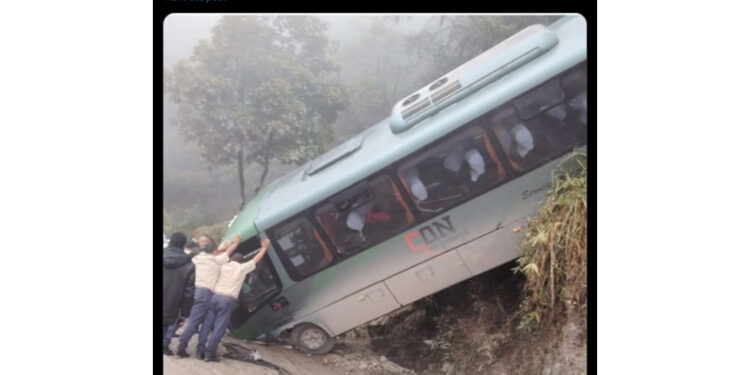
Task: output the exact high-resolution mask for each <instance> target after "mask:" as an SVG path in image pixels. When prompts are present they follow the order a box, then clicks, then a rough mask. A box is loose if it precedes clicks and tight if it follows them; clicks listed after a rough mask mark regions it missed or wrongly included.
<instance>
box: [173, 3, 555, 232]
mask: <svg viewBox="0 0 750 375" xmlns="http://www.w3.org/2000/svg"><path fill="white" fill-rule="evenodd" d="M558 18H559V16H526V15H525V16H486V15H482V16H450V15H389V16H383V15H379V16H368V15H306V16H270V17H269V16H266V17H261V16H238V15H228V16H222V15H215V14H206V15H196V14H182V15H181V14H173V15H170V16H169V17H168V18H167V19H166V20H165V22H164V72H165V90H164V98H163V100H164V119H163V121H164V129H163V130H164V145H163V146H164V148H163V150H164V175H163V178H164V180H163V182H164V196H163V197H164V200H163V205H164V206H163V211H164V230H165V232H167V233H168V234H169V233H171V232H173V231H178V230H179V231H183V232H185V233H190V234H193V235H194V236H196V235H197V234H198V233H201V232H208V233H210V234H212V235H214V236H216V237H221V236H222V235H223V232H224V229H225V227H226V224H227V222H228V221H229V220H230V219H231V218H232V217H233V216H234V215H235V214H236V213H237V212H238V211H239V209H240V206H241V204H242V195H243V194H244V196H245V204H247V202H249V201H251V200H252V197H253V196H254V195H255V191H256V190H257V189H258V188H259V187H260V185H262V186H266V185H268V184H269V183H271V182H272V181H274V180H275V179H277V178H279V177H281V176H283V175H284V174H286V173H288V172H289V171H291V170H293V169H295V168H297V167H298V166H299V165H302V164H304V163H305V162H306V161H307V160H309V159H311V158H313V157H314V156H316V155H319V154H320V153H322V152H325V150H327V149H330V148H332V147H334V146H336V145H337V144H339V143H341V142H343V141H345V140H346V139H348V138H350V137H351V136H353V135H355V134H357V133H359V132H361V131H363V130H364V129H367V128H368V127H370V126H372V125H374V124H375V123H377V122H379V121H381V120H383V119H385V118H386V117H388V116H389V114H390V111H391V107H392V106H393V105H394V104H395V103H396V102H397V101H398V100H400V99H402V98H404V97H405V96H406V95H408V94H410V93H411V92H413V91H414V90H416V89H418V88H420V87H423V86H424V85H426V84H428V83H430V82H431V81H432V80H434V79H436V78H439V77H440V76H441V75H443V74H445V73H447V72H448V71H450V70H452V69H453V68H455V67H457V66H459V65H461V64H463V63H464V62H466V61H468V60H470V59H471V58H473V57H474V56H476V55H478V54H480V53H481V52H483V51H485V50H487V49H488V48H490V47H492V46H494V45H495V44H497V43H499V42H501V41H502V40H504V39H506V38H507V37H509V36H511V35H513V34H514V33H516V32H518V31H520V30H521V29H523V28H524V27H527V26H529V25H532V24H535V23H541V24H545V25H547V24H549V23H551V22H554V21H555V20H556V19H558ZM274 30H276V32H277V34H278V35H277V36H272V35H270V34H267V33H273V32H274ZM217 33H218V34H217ZM264 33H266V34H264ZM217 35H218V36H217ZM277 37H278V38H279V39H278V40H280V41H281V42H270V40H271V39H273V38H277ZM295 38H297V39H295ZM201 41H203V42H202V43H203V46H202V47H200V48H198V49H196V47H198V46H199V44H200V43H201ZM280 43H289V47H288V48H282V47H280ZM305 43H306V44H305ZM237 45H241V46H247V48H244V47H242V48H237V47H236V46H237ZM233 46H234V47H233ZM305 46H307V47H305ZM277 47H278V48H277ZM308 47H309V48H308ZM261 50H262V51H266V52H268V51H270V52H268V53H267V54H266V52H263V53H260V52H258V55H257V56H256V55H253V53H250V52H248V51H261ZM282 50H283V52H278V53H280V54H284V53H286V55H283V56H290V59H289V60H287V59H280V58H279V57H278V56H276V57H274V53H276V52H274V51H282ZM306 53H309V56H308V55H306ZM313 55H314V56H313ZM261 56H265V57H267V59H265V60H264V59H262V58H260V57H261ZM280 56H282V55H280ZM274 58H275V59H276V60H274ZM264 61H265V62H264ZM269 61H270V62H269ZM279 61H282V62H283V61H289V63H288V64H283V63H281V62H279ZM253 64H257V65H253ZM264 64H265V65H264ZM251 65H252V69H251ZM286 65H288V66H286ZM279 66H281V67H282V68H279V69H276V68H277V67H279ZM300 66H304V69H298V68H299V67H300ZM256 67H257V69H256ZM243 68H247V69H250V70H245V71H243V70H242V69H243ZM262 69H269V70H268V72H269V73H267V74H266V73H264V72H265V71H264V70H262ZM216 72H220V73H218V74H217V75H215V76H212V77H210V78H209V77H206V76H207V75H211V74H213V73H216ZM226 72H230V73H226ZM238 72H239V73H238ZM225 73H226V74H225ZM251 76H252V77H251ZM271 76H274V77H275V78H278V79H275V80H273V79H271V78H270V77H271ZM216 77H220V78H221V79H219V78H216ZM265 77H269V81H270V83H269V82H268V81H266V80H265V79H264V78H265ZM295 77H306V78H305V79H307V80H309V81H305V82H304V90H308V91H300V90H302V89H300V87H302V86H300V85H298V83H299V82H300V79H299V78H295ZM322 77H325V78H322ZM246 78H247V79H246ZM234 81H237V82H234ZM240 81H241V84H240V83H239V82H240ZM217 82H220V83H217ZM249 82H258V84H257V85H255V86H257V87H262V88H264V89H265V90H260V89H259V90H258V91H257V92H256V91H253V94H252V96H250V94H247V93H246V92H247V91H248V90H249V89H248V88H247V86H242V85H246V84H249ZM261 82H262V83H261ZM255 86H253V84H250V86H249V87H250V89H252V90H254V89H255ZM310 86H313V88H312V89H311V88H310ZM308 94H309V96H308ZM246 95H247V96H246ZM230 97H231V98H232V100H234V101H235V102H236V101H237V100H239V99H238V98H240V97H241V98H244V99H243V100H245V102H246V103H253V104H247V105H244V106H243V105H241V106H239V107H238V106H237V105H236V103H235V104H234V107H232V106H231V105H229V104H227V102H228V101H229V99H227V98H230ZM175 98H177V99H175ZM248 98H251V99H248ZM260 102H262V105H260V104H257V103H260ZM212 103H215V104H212ZM292 104H297V105H296V106H292ZM268 106H272V107H273V108H274V111H275V112H273V114H270V113H269V112H268V111H267V108H268ZM323 107H325V108H323ZM237 108H239V112H241V113H240V114H237V112H238V109H237ZM223 109H225V110H223ZM279 112H283V113H284V114H285V116H282V117H278V116H277V117H273V116H275V115H276V114H278V113H279ZM235 115H236V116H238V117H237V118H239V120H237V122H236V123H234V124H233V125H227V126H216V122H224V120H223V119H226V118H227V116H229V117H232V116H235ZM233 118H234V117H233ZM244 119H246V120H244ZM329 122H330V123H329ZM208 129H211V130H210V132H209V130H208ZM277 129H278V130H277ZM274 132H275V133H276V134H279V135H276V136H271V133H274ZM223 133H226V134H223ZM238 134H241V135H242V137H244V138H242V139H243V141H242V142H239V143H238V144H236V145H233V146H232V147H234V148H232V147H229V146H227V147H224V143H223V142H227V141H225V140H230V141H231V142H235V141H236V139H237V135H238ZM257 134H268V135H269V136H271V138H272V139H259V138H262V136H256V135H257ZM300 138H305V139H307V138H309V141H305V142H299V141H298V140H299V139H300ZM265 144H270V145H271V146H268V147H269V148H267V149H263V145H265ZM237 147H239V149H238V148H237ZM225 148H226V149H225ZM282 150H283V151H282ZM235 153H239V155H240V156H239V158H237V157H234V156H233V155H235ZM240 160H242V161H241V162H240ZM264 162H265V166H264V165H263V164H264ZM240 163H241V164H240ZM238 164H239V165H238ZM240 166H241V168H240ZM240 170H241V171H242V173H240ZM264 172H265V173H264ZM241 180H244V184H242V185H241V183H240V181H241ZM240 186H242V189H241V188H240Z"/></svg>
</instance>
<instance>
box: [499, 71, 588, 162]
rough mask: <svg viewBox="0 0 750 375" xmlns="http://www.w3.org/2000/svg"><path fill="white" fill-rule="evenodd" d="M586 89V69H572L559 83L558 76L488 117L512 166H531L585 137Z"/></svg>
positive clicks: (549, 158)
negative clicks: (573, 70)
mask: <svg viewBox="0 0 750 375" xmlns="http://www.w3.org/2000/svg"><path fill="white" fill-rule="evenodd" d="M584 69H585V68H584ZM581 79H582V80H584V81H583V83H582V82H580V81H579V80H581ZM563 90H564V92H563ZM585 90H586V86H585V70H584V71H583V72H581V71H575V72H573V73H571V74H570V75H569V76H568V77H566V79H563V81H562V86H561V84H560V83H559V81H558V80H557V79H555V80H552V81H550V82H548V83H545V84H543V85H541V86H540V87H539V88H537V89H535V90H534V91H532V92H530V93H528V94H526V95H524V96H522V97H520V98H518V99H516V100H515V101H514V102H513V105H512V106H511V105H506V106H503V107H501V108H500V109H498V110H497V111H496V112H495V113H494V114H493V115H492V116H491V117H490V124H491V125H492V127H493V128H494V129H495V132H496V133H497V136H498V138H499V139H500V144H501V146H502V147H503V150H504V151H505V153H506V154H507V155H508V158H509V159H510V163H511V165H512V166H513V168H514V169H516V170H519V171H521V170H526V169H529V168H533V167H535V166H537V165H539V164H541V163H544V162H546V161H550V160H552V159H553V158H555V157H558V156H559V155H562V154H563V153H564V152H566V151H568V150H570V149H571V148H572V147H574V146H576V145H578V144H581V143H582V142H583V141H585V140H586V134H587V129H586V126H587V125H586V121H587V114H586V104H587V103H586V91H585ZM525 116H528V118H527V119H526V120H523V118H525Z"/></svg>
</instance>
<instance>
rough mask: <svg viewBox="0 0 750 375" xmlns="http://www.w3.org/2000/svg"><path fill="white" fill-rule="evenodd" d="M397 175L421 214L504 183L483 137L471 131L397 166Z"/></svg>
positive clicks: (482, 133)
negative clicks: (499, 182) (500, 182)
mask: <svg viewBox="0 0 750 375" xmlns="http://www.w3.org/2000/svg"><path fill="white" fill-rule="evenodd" d="M398 175H399V177H400V179H401V182H402V183H403V184H404V186H405V187H406V191H408V192H409V193H410V195H411V197H412V199H413V200H414V202H415V205H416V206H417V207H418V208H419V210H420V211H423V212H438V211H442V210H443V209H445V208H448V207H451V206H453V205H455V204H458V203H459V202H461V201H464V200H466V199H468V198H471V197H472V196H474V195H476V194H479V193H481V192H482V191H484V189H485V188H487V187H488V186H490V185H493V184H495V183H496V182H498V181H502V180H503V179H505V175H506V172H505V169H503V167H502V164H501V163H500V160H499V159H498V157H497V154H496V152H495V150H494V149H493V148H492V145H491V144H490V141H489V138H488V137H487V134H486V133H485V131H484V130H483V129H482V128H479V127H471V128H469V129H467V130H466V131H464V132H463V133H460V134H459V135H458V136H456V137H453V138H452V139H450V140H447V141H445V142H443V143H441V144H438V145H437V146H435V147H433V148H431V149H429V150H428V151H427V152H425V153H423V154H421V155H419V156H417V157H415V158H414V159H412V160H409V161H407V162H405V163H404V164H402V165H401V166H399V168H398Z"/></svg>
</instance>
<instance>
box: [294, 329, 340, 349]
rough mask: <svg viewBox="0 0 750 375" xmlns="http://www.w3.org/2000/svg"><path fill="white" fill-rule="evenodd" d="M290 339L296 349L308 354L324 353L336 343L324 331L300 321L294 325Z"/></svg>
mask: <svg viewBox="0 0 750 375" xmlns="http://www.w3.org/2000/svg"><path fill="white" fill-rule="evenodd" d="M292 341H293V342H294V346H295V347H297V349H299V350H301V351H303V352H305V353H310V354H326V353H328V352H330V351H331V349H333V345H335V344H336V340H335V339H334V338H333V337H331V336H329V335H328V333H326V331H324V330H323V329H322V328H320V327H318V326H316V325H315V324H311V323H302V324H300V325H298V326H296V327H294V329H293V330H292Z"/></svg>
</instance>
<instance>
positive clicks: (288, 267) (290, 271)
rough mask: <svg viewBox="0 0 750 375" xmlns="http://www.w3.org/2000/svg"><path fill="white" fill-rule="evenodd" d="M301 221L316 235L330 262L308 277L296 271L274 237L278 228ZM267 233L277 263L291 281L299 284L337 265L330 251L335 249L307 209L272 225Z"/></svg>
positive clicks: (333, 253)
mask: <svg viewBox="0 0 750 375" xmlns="http://www.w3.org/2000/svg"><path fill="white" fill-rule="evenodd" d="M301 219H304V220H306V221H307V223H308V224H310V226H311V227H312V229H313V233H314V234H315V233H317V235H315V239H316V240H317V241H318V244H319V245H321V247H322V249H323V252H324V256H325V254H329V255H330V256H331V259H330V261H329V262H328V263H327V264H326V265H325V266H323V267H321V268H319V269H317V270H315V271H314V272H312V273H310V274H309V275H302V274H300V273H299V272H298V271H297V267H296V266H295V265H294V264H293V263H292V261H291V259H290V258H289V256H288V255H287V254H286V252H285V251H284V248H283V247H282V246H281V245H280V244H279V243H278V241H277V239H276V236H275V232H276V230H278V229H279V228H281V227H283V226H285V225H288V224H290V223H292V222H294V221H297V220H301ZM267 232H268V234H269V236H268V239H270V240H271V244H272V245H273V248H274V251H275V252H276V256H277V257H278V258H279V261H281V265H282V267H283V268H284V271H286V274H287V276H289V278H290V279H291V280H292V281H295V282H300V281H302V280H304V279H306V278H308V277H310V276H313V275H315V274H317V273H319V272H321V271H323V270H325V269H327V268H329V267H331V266H332V265H334V264H336V263H337V259H336V255H337V252H336V251H332V249H335V248H334V247H333V246H332V245H331V243H330V240H329V239H328V238H327V236H326V235H325V233H322V229H321V228H320V227H319V226H318V225H317V223H316V222H315V220H314V218H312V217H311V216H310V212H309V209H307V210H304V211H303V212H302V213H300V214H297V215H293V216H290V217H289V219H287V220H284V221H282V222H280V223H279V224H277V225H274V226H273V227H271V228H270V229H269V230H268V231H267ZM326 258H327V256H326Z"/></svg>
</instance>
